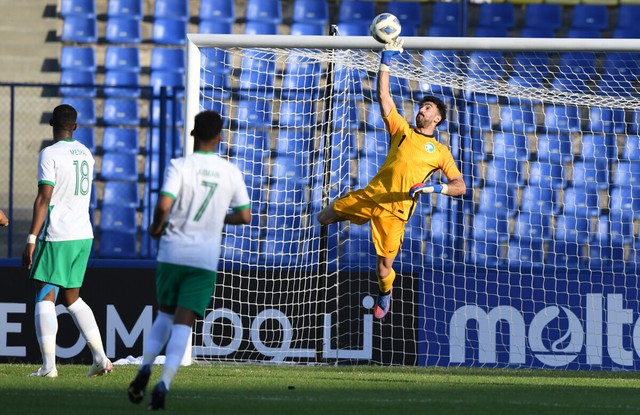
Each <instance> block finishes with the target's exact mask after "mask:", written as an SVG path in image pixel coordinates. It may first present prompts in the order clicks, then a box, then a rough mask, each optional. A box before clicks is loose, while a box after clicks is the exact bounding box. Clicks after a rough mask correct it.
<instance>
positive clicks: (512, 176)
mask: <svg viewBox="0 0 640 415" xmlns="http://www.w3.org/2000/svg"><path fill="white" fill-rule="evenodd" d="M520 170H521V163H520V162H519V161H518V160H517V159H514V158H505V157H500V156H497V157H494V158H493V159H492V160H490V161H489V162H487V166H486V170H485V176H484V184H485V186H496V185H499V184H501V183H509V184H511V185H514V184H517V183H520V182H521V181H522V174H521V171H520Z"/></svg>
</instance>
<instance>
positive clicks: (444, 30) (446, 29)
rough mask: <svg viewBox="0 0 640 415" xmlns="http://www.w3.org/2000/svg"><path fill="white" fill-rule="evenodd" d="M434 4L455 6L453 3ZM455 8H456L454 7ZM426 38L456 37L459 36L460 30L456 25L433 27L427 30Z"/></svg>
mask: <svg viewBox="0 0 640 415" xmlns="http://www.w3.org/2000/svg"><path fill="white" fill-rule="evenodd" d="M435 4H451V5H456V4H457V2H456V3H454V2H451V3H449V2H440V1H439V2H436V3H435ZM456 7H457V6H456ZM427 36H429V37H456V36H461V33H460V28H459V27H458V25H433V26H429V28H428V29H427Z"/></svg>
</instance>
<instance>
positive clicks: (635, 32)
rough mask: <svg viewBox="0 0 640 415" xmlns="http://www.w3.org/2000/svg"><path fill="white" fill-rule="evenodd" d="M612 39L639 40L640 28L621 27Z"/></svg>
mask: <svg viewBox="0 0 640 415" xmlns="http://www.w3.org/2000/svg"><path fill="white" fill-rule="evenodd" d="M611 37H613V38H614V39H638V38H640V27H638V26H636V27H620V28H616V29H614V30H613V33H612V34H611Z"/></svg>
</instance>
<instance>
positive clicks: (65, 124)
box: [49, 104, 78, 130]
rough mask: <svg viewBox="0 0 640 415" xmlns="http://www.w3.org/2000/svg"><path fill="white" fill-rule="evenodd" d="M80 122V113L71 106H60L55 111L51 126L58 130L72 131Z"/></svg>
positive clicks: (50, 122)
mask: <svg viewBox="0 0 640 415" xmlns="http://www.w3.org/2000/svg"><path fill="white" fill-rule="evenodd" d="M77 120H78V112H77V111H76V109H75V108H73V107H72V106H71V105H69V104H62V105H58V106H57V107H55V108H54V109H53V116H52V117H51V120H50V121H49V125H50V126H52V127H53V128H55V129H56V130H70V129H72V128H73V126H74V124H75V123H76V121H77Z"/></svg>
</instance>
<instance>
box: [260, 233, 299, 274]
mask: <svg viewBox="0 0 640 415" xmlns="http://www.w3.org/2000/svg"><path fill="white" fill-rule="evenodd" d="M301 245H302V244H301V243H300V242H299V241H298V240H297V238H296V239H294V240H281V239H279V238H278V237H276V236H273V235H270V234H267V236H266V237H265V239H264V240H263V241H262V244H261V247H260V253H259V258H258V262H259V263H260V264H263V265H265V266H267V267H284V268H286V269H289V268H290V267H295V266H298V264H299V263H300V261H303V259H304V253H302V252H300V251H299V247H300V246H301Z"/></svg>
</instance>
